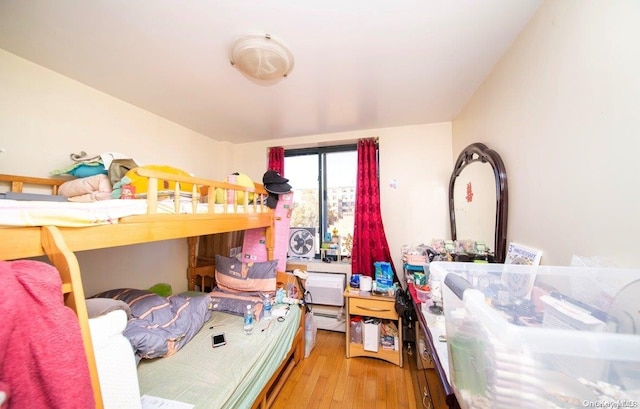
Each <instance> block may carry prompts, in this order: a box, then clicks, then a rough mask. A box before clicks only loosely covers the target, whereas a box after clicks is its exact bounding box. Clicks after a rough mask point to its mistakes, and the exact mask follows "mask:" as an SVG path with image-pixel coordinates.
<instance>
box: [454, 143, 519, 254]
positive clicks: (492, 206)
mask: <svg viewBox="0 0 640 409" xmlns="http://www.w3.org/2000/svg"><path fill="white" fill-rule="evenodd" d="M507 205H508V189H507V172H506V170H505V167H504V163H503V162H502V158H501V157H500V155H498V153H497V152H496V151H494V150H492V149H489V148H488V147H487V146H486V145H484V144H482V143H473V144H471V145H469V146H467V147H466V148H465V149H464V150H463V151H462V152H461V153H460V155H459V156H458V159H457V160H456V163H455V165H454V167H453V173H452V174H451V179H450V180H449V217H450V221H451V238H452V239H453V240H458V239H460V240H464V239H470V240H474V241H483V242H484V243H485V244H486V246H487V247H488V248H489V249H490V250H491V252H492V253H493V260H492V261H494V262H496V263H502V262H504V259H505V256H506V249H507Z"/></svg>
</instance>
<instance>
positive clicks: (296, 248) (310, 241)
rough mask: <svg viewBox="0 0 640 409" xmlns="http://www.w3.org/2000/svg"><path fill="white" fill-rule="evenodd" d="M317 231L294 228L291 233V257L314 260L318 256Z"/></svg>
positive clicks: (308, 228)
mask: <svg viewBox="0 0 640 409" xmlns="http://www.w3.org/2000/svg"><path fill="white" fill-rule="evenodd" d="M315 242H316V229H315V228H313V227H292V228H291V231H290V233H289V256H290V257H301V258H313V257H314V256H315V254H316V243H315Z"/></svg>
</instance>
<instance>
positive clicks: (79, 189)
mask: <svg viewBox="0 0 640 409" xmlns="http://www.w3.org/2000/svg"><path fill="white" fill-rule="evenodd" d="M58 193H59V194H60V195H61V196H64V197H67V198H69V201H71V202H95V201H97V200H107V199H111V182H110V181H109V177H108V176H107V175H104V174H99V175H93V176H89V177H86V178H79V179H73V180H68V181H66V182H64V183H63V184H62V185H60V188H59V189H58Z"/></svg>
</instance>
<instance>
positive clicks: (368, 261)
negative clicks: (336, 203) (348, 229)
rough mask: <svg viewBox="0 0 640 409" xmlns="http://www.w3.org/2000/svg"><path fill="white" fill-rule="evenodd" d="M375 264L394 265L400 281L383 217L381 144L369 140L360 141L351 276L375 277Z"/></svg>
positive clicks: (371, 139)
mask: <svg viewBox="0 0 640 409" xmlns="http://www.w3.org/2000/svg"><path fill="white" fill-rule="evenodd" d="M376 261H387V262H389V263H391V268H392V269H393V273H394V276H396V277H397V275H396V272H395V268H394V267H393V262H392V261H391V253H390V251H389V245H388V244H387V237H386V236H385V234H384V226H383V225H382V214H381V213H380V185H379V182H378V143H377V141H376V140H375V139H373V138H370V139H361V140H359V141H358V176H357V180H356V209H355V223H354V226H353V249H352V252H351V272H352V273H353V274H363V275H367V276H370V277H374V268H373V263H374V262H376Z"/></svg>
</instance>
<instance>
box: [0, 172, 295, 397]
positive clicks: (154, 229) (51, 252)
mask: <svg viewBox="0 0 640 409" xmlns="http://www.w3.org/2000/svg"><path fill="white" fill-rule="evenodd" d="M137 172H138V174H139V176H140V177H142V178H145V179H146V180H147V186H148V189H147V195H146V198H145V199H126V200H123V199H115V200H113V201H112V200H108V201H104V202H114V201H119V202H130V203H131V204H133V203H135V204H136V205H135V206H133V208H134V210H131V211H129V210H126V211H124V213H123V212H122V211H119V212H116V213H111V215H117V216H113V217H112V216H107V217H106V218H104V219H100V220H90V221H89V222H87V221H86V220H81V221H80V222H76V221H69V220H68V218H66V217H67V216H68V214H65V217H64V218H63V219H62V221H61V222H55V217H54V216H51V220H49V219H47V218H45V219H44V220H40V219H39V218H38V217H31V216H30V215H29V214H28V212H32V213H33V214H39V215H42V214H46V215H49V214H52V215H53V214H55V212H56V209H58V208H59V207H64V206H66V205H67V203H54V202H48V203H44V204H43V206H44V207H45V209H53V210H50V211H49V210H45V211H39V210H38V209H35V210H34V209H28V210H24V211H23V210H21V209H20V206H19V205H20V203H18V201H14V200H0V243H1V244H0V260H16V259H23V258H31V257H37V256H47V257H48V258H49V260H50V261H51V264H53V265H54V266H55V267H56V268H57V269H58V271H59V273H60V276H61V279H62V283H63V284H62V291H63V294H64V302H65V304H66V305H67V306H68V307H69V308H71V309H72V310H73V311H74V312H75V313H76V314H77V316H78V320H79V324H80V330H81V334H82V340H83V344H84V348H85V353H86V356H87V362H88V365H89V372H90V376H91V383H92V388H93V391H94V398H95V401H96V408H102V407H103V404H102V396H101V391H100V384H99V377H98V371H97V369H96V364H95V359H94V351H93V347H92V343H91V334H90V329H89V324H88V315H87V308H86V305H85V294H84V290H83V285H82V275H81V271H80V267H79V265H78V261H77V259H76V257H75V254H74V252H76V251H82V250H92V249H101V248H109V247H115V246H125V245H131V244H138V243H146V242H153V241H160V240H169V239H177V238H188V242H189V246H188V248H189V256H188V257H189V258H188V260H187V263H188V268H187V275H188V279H189V284H188V287H189V290H193V289H194V285H195V282H196V279H197V278H198V279H200V280H201V281H202V282H203V283H204V280H205V279H206V280H208V282H209V283H212V282H213V281H214V280H215V278H214V277H215V266H214V263H213V262H207V263H206V265H199V260H198V256H197V248H198V237H200V236H205V235H211V234H219V233H231V232H242V231H244V230H247V229H254V228H265V229H266V241H267V243H266V244H267V253H268V258H269V259H272V258H273V242H274V238H273V217H274V216H273V212H272V210H271V209H269V208H268V207H267V206H266V197H267V196H268V193H267V191H266V190H265V189H264V187H263V186H262V185H259V184H256V185H255V187H254V188H248V187H245V186H239V185H233V184H229V183H226V182H218V181H212V180H207V179H201V178H194V177H188V176H182V175H174V174H169V173H164V172H158V171H154V170H148V169H143V168H140V169H139V170H137ZM159 181H170V182H172V183H173V185H174V186H175V188H174V189H173V191H172V192H169V194H168V199H163V198H162V197H163V195H167V192H160V191H159V190H158V182H159ZM64 182H65V180H60V179H48V178H36V177H25V176H16V175H0V188H2V187H3V186H8V191H9V192H14V193H23V192H26V191H27V190H28V189H26V188H27V187H29V188H30V189H35V191H36V192H41V191H42V189H43V187H44V188H46V189H47V191H46V193H47V194H51V195H54V196H55V195H57V194H58V190H59V188H60V186H61V185H62V184H63V183H64ZM180 185H183V186H192V188H191V190H190V191H189V192H184V191H181V189H180ZM161 186H162V184H161ZM5 190H6V189H5ZM217 191H221V192H222V193H223V197H227V198H229V199H230V201H226V202H225V203H216V200H215V196H216V195H215V194H214V192H217ZM236 198H243V199H242V200H235V199H236ZM239 202H240V203H239ZM31 204H33V203H31ZM3 205H4V206H3ZM84 205H85V204H84V203H83V204H82V207H85V206H84ZM86 205H87V206H86V207H90V206H93V205H94V203H86ZM127 205H128V203H127ZM140 206H142V209H141V208H140ZM12 212H13V213H12ZM23 212H27V213H23ZM48 212H50V213H48ZM127 212H130V214H127ZM3 213H8V215H5V216H6V217H4V218H3V217H2V214H3ZM107 213H108V212H107ZM108 214H109V213H108ZM7 220H9V221H7ZM79 226H80V227H79ZM82 226H84V227H82ZM277 281H278V282H279V283H282V282H289V283H291V282H294V283H295V285H296V286H297V288H298V290H299V289H300V288H299V282H297V281H296V280H295V279H294V277H293V276H292V275H291V274H289V273H286V272H277ZM114 284H116V285H117V283H114ZM299 294H300V295H302V291H299ZM295 317H296V319H297V322H296V323H295V329H294V335H293V341H292V342H291V344H290V348H289V349H288V350H287V351H286V352H285V353H284V358H283V359H282V360H281V361H280V362H279V363H278V362H276V363H275V365H274V366H275V370H274V369H273V368H271V369H270V371H271V373H272V375H271V376H267V377H266V378H265V379H259V380H258V381H256V382H257V385H258V388H257V391H258V392H256V393H254V395H255V396H256V397H255V399H254V402H253V404H252V405H251V407H252V408H263V409H264V408H268V407H269V406H270V405H271V404H272V403H273V400H274V399H275V396H276V395H277V393H278V392H279V390H280V388H281V387H282V385H283V383H284V381H285V380H286V379H287V377H288V376H289V374H290V373H291V371H292V370H293V367H294V366H295V365H296V363H297V362H299V361H300V360H301V359H302V357H303V356H304V313H302V312H301V313H299V314H296V315H295ZM298 317H299V318H298ZM203 329H204V327H203ZM194 339H195V338H194ZM180 352H181V351H179V352H178V353H177V354H176V355H179V354H180ZM212 367H214V368H215V365H212ZM145 382H146V380H145V379H140V384H141V385H142V384H144V383H145ZM248 383H249V384H251V383H252V381H248ZM250 386H251V387H252V388H256V385H250ZM243 387H247V384H245V385H243ZM153 388H154V386H149V387H148V389H150V390H152V389H153ZM202 393H203V394H206V393H207V391H202ZM209 393H215V391H211V392H209Z"/></svg>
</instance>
